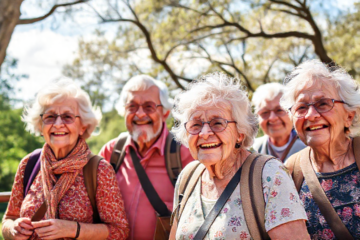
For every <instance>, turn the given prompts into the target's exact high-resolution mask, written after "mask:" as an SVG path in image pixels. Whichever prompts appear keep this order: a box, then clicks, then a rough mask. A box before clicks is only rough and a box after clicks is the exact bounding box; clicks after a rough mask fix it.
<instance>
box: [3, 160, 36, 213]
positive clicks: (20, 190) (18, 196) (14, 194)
mask: <svg viewBox="0 0 360 240" xmlns="http://www.w3.org/2000/svg"><path fill="white" fill-rule="evenodd" d="M29 157H30V154H29V155H27V156H26V157H24V158H23V159H22V160H21V162H20V164H19V166H18V169H17V171H16V174H15V179H14V184H13V187H12V190H11V196H10V200H9V204H8V207H7V209H6V212H5V215H4V219H6V218H7V217H9V218H12V219H16V218H19V217H20V209H21V205H22V202H23V200H24V184H23V183H24V173H25V168H26V164H27V162H28V161H29Z"/></svg>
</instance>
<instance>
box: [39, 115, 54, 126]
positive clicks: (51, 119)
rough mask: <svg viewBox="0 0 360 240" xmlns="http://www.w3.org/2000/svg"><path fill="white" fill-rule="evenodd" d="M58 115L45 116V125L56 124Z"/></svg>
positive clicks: (43, 116) (43, 117)
mask: <svg viewBox="0 0 360 240" xmlns="http://www.w3.org/2000/svg"><path fill="white" fill-rule="evenodd" d="M56 118H57V115H54V114H43V115H42V120H43V122H44V123H45V124H54V123H55V121H56Z"/></svg>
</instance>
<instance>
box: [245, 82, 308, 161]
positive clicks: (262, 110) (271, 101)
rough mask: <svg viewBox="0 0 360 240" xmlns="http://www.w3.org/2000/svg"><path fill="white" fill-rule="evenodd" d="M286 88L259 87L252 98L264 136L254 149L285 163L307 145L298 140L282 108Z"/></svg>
mask: <svg viewBox="0 0 360 240" xmlns="http://www.w3.org/2000/svg"><path fill="white" fill-rule="evenodd" d="M284 89H285V87H284V86H283V85H281V84H280V83H267V84H264V85H261V86H259V87H258V88H257V89H256V91H255V92H254V95H253V97H252V104H253V106H254V108H255V109H254V110H255V114H256V115H257V116H258V120H259V126H260V128H261V129H262V130H263V132H264V134H265V135H264V136H262V137H258V138H256V139H255V142H254V144H253V146H252V147H253V149H254V150H256V151H257V152H259V153H262V154H269V155H272V156H274V157H277V158H278V159H280V160H281V161H282V162H285V161H286V159H287V158H289V157H290V156H291V155H292V154H294V153H297V152H298V151H300V150H302V149H304V148H305V147H306V145H305V144H304V143H303V142H302V141H301V140H300V139H299V138H298V136H297V134H296V131H295V130H294V129H293V127H292V123H291V120H290V117H289V115H288V114H287V112H286V110H285V109H283V108H282V107H281V106H280V98H281V97H282V95H283V93H284Z"/></svg>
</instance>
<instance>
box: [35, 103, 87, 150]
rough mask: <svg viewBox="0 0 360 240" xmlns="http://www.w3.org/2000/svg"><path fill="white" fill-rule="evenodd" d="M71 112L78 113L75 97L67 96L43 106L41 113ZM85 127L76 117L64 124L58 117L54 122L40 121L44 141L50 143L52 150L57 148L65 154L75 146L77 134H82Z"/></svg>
mask: <svg viewBox="0 0 360 240" xmlns="http://www.w3.org/2000/svg"><path fill="white" fill-rule="evenodd" d="M64 113H72V114H74V115H76V116H77V115H79V109H78V103H77V101H76V100H75V99H73V98H69V99H66V100H64V101H62V102H57V103H54V104H52V105H50V106H48V107H46V108H45V110H44V112H43V114H58V115H59V114H64ZM85 130H86V127H84V126H83V124H82V122H81V118H79V117H76V118H75V121H74V122H73V123H71V124H64V123H63V122H62V120H61V118H60V117H58V118H57V119H56V121H55V123H54V124H44V123H43V122H42V126H41V134H42V135H43V137H44V139H45V142H46V143H47V144H49V145H50V147H51V149H52V150H53V151H54V152H58V150H60V151H62V152H63V153H65V156H66V155H67V154H68V153H69V152H70V151H71V150H72V149H73V148H74V147H75V145H76V143H77V140H78V138H79V136H81V135H82V134H84V132H85Z"/></svg>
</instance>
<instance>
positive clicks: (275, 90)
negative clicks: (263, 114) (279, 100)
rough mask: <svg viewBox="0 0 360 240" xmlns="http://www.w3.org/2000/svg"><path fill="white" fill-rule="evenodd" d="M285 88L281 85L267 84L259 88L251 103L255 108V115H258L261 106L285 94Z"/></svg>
mask: <svg viewBox="0 0 360 240" xmlns="http://www.w3.org/2000/svg"><path fill="white" fill-rule="evenodd" d="M284 90H285V87H284V86H283V85H281V84H280V83H276V82H273V83H267V84H264V85H261V86H259V87H258V88H257V89H256V91H255V92H254V94H253V97H252V100H251V103H252V104H253V106H254V108H255V113H257V112H258V111H259V109H260V106H261V104H262V103H263V102H264V101H265V100H267V101H272V100H274V99H275V98H276V97H277V96H279V95H282V94H283V93H284Z"/></svg>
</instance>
